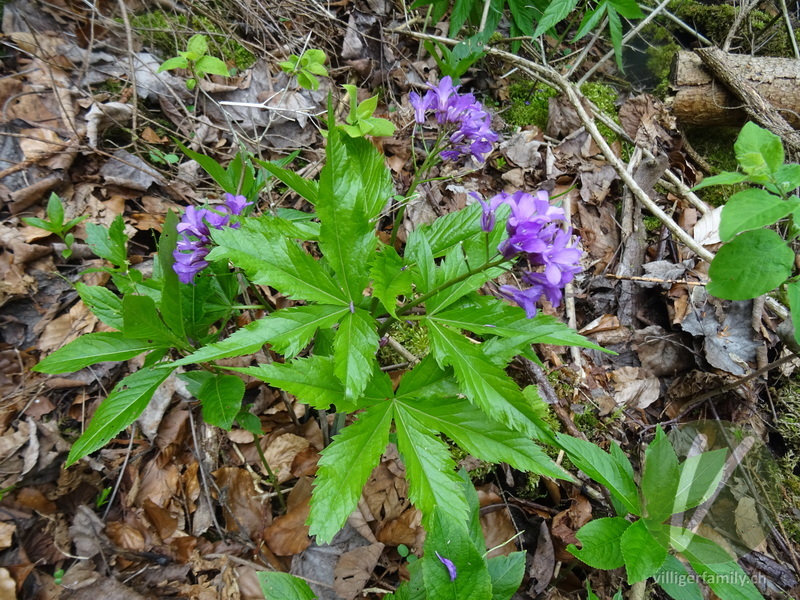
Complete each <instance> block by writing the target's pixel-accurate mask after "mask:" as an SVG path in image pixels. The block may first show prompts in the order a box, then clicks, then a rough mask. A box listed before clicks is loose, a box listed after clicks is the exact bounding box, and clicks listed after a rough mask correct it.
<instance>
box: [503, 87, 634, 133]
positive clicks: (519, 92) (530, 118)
mask: <svg viewBox="0 0 800 600" xmlns="http://www.w3.org/2000/svg"><path fill="white" fill-rule="evenodd" d="M581 92H582V93H583V95H584V96H586V97H587V98H588V99H589V100H591V101H592V102H594V104H595V106H597V108H599V109H600V110H601V111H602V112H604V113H605V114H607V115H609V116H610V117H611V118H612V119H614V121H615V122H617V123H619V115H618V112H617V107H616V101H617V99H618V97H619V94H618V93H617V91H616V90H615V89H614V88H613V87H611V86H609V85H605V84H603V83H585V84H584V85H583V86H582V87H581ZM508 95H509V98H510V100H511V106H510V107H509V108H508V109H507V110H506V112H505V113H503V116H504V118H505V120H506V123H508V124H510V125H514V126H516V127H525V126H526V125H536V126H537V127H539V128H541V129H544V128H545V127H547V118H548V115H549V100H550V98H555V97H556V96H558V91H557V90H555V89H554V88H552V87H550V86H547V85H543V84H540V83H536V82H530V81H520V82H517V83H512V84H511V85H510V86H509V88H508ZM597 127H598V129H599V130H600V133H601V134H602V135H603V137H605V138H606V140H607V141H608V142H609V143H613V142H615V141H616V140H617V134H615V133H614V132H613V131H611V130H610V129H609V128H608V127H606V126H605V125H602V124H599V123H598V126H597Z"/></svg>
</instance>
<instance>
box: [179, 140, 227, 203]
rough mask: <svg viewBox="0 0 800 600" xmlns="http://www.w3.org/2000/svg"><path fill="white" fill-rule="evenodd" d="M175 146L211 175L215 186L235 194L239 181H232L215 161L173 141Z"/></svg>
mask: <svg viewBox="0 0 800 600" xmlns="http://www.w3.org/2000/svg"><path fill="white" fill-rule="evenodd" d="M173 141H174V142H175V144H176V145H177V146H178V148H180V149H181V150H182V151H183V153H184V154H185V155H186V156H188V157H189V158H191V159H192V160H194V161H196V162H197V163H198V164H199V165H200V166H201V167H203V170H204V171H205V172H206V173H208V174H209V175H211V178H212V179H213V180H214V181H216V182H217V184H218V185H219V186H220V187H221V188H222V189H223V190H225V191H226V192H228V193H229V194H235V193H236V192H237V188H238V186H239V181H238V180H237V181H233V180H232V178H231V176H230V175H229V174H228V172H227V171H226V170H225V169H224V168H223V166H222V165H221V164H219V163H218V162H217V161H216V160H214V159H213V158H211V157H210V156H206V155H205V154H200V153H199V152H195V151H194V150H191V149H190V148H187V147H186V146H184V145H183V144H181V143H180V142H179V141H178V140H173Z"/></svg>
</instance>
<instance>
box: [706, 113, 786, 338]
mask: <svg viewBox="0 0 800 600" xmlns="http://www.w3.org/2000/svg"><path fill="white" fill-rule="evenodd" d="M734 149H735V151H736V160H737V161H738V163H739V167H740V168H741V170H742V172H741V173H731V172H725V173H721V174H719V175H716V176H714V177H709V178H707V179H705V180H703V181H702V182H701V183H700V185H698V186H697V188H702V187H706V186H710V185H726V184H732V183H742V182H747V183H750V184H753V185H755V186H760V187H757V188H752V189H747V190H744V191H742V192H739V193H737V194H735V195H734V196H732V197H731V198H730V200H729V201H728V203H727V204H726V205H725V207H724V208H723V209H722V221H721V224H720V237H721V239H722V240H724V241H726V244H725V245H724V246H723V247H722V248H720V250H719V252H717V255H716V256H715V257H714V260H713V261H712V262H711V267H710V268H709V271H708V274H709V277H710V278H711V282H710V283H709V284H708V286H707V288H706V289H707V290H708V293H709V294H712V295H714V296H717V297H719V298H725V299H727V300H748V299H750V298H756V297H758V296H761V295H762V294H766V293H768V292H770V291H772V290H773V289H775V288H777V287H779V286H781V285H783V284H786V285H787V295H788V299H789V304H790V308H791V309H792V319H793V320H796V319H797V317H796V313H797V312H799V311H800V305H798V304H797V302H798V300H800V295H798V294H797V293H796V289H795V287H794V284H795V282H794V281H790V278H791V277H792V272H793V269H794V266H795V253H794V250H792V248H791V247H790V246H789V245H787V241H786V240H784V238H783V237H781V235H779V234H778V233H776V232H775V231H773V230H772V229H766V228H767V227H771V226H773V225H774V224H775V223H778V222H780V221H782V220H783V219H785V218H787V217H788V230H787V234H786V238H787V240H788V241H789V242H791V241H792V240H794V239H795V238H796V237H797V235H798V234H800V228H798V226H797V217H798V216H800V198H798V197H797V196H794V195H791V194H792V192H793V191H794V190H795V189H796V188H797V187H800V165H797V164H793V163H792V164H784V162H783V161H784V151H783V143H782V142H781V139H780V138H779V137H778V136H777V135H775V134H774V133H771V132H770V131H767V130H766V129H762V128H761V127H759V126H758V125H755V124H754V123H747V124H746V125H745V126H744V127H743V128H742V130H741V132H740V133H739V137H738V138H737V139H736V143H735V144H734ZM798 331H800V330H798V328H797V327H795V332H796V333H795V336H796V337H797V336H798V333H797V332H798ZM798 339H800V338H798Z"/></svg>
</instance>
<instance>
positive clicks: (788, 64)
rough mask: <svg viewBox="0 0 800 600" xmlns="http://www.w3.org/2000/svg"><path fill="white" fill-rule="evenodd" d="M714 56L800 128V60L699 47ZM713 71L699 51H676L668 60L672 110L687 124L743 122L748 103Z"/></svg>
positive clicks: (746, 114) (718, 124) (741, 81)
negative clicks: (672, 59) (704, 62)
mask: <svg viewBox="0 0 800 600" xmlns="http://www.w3.org/2000/svg"><path fill="white" fill-rule="evenodd" d="M699 52H706V53H709V52H710V55H711V56H712V57H718V61H721V63H722V64H723V65H724V66H725V69H726V70H728V71H730V73H731V74H733V75H734V79H735V80H736V81H737V82H739V83H740V84H744V85H746V86H747V87H750V88H752V89H753V90H754V91H755V92H756V93H757V95H758V96H760V97H761V98H763V99H764V100H766V101H767V102H768V103H769V104H770V105H772V107H773V108H774V109H775V110H777V111H778V112H779V113H780V115H781V116H782V117H783V118H784V119H785V120H786V121H788V123H789V124H790V125H791V126H792V127H794V128H800V61H797V60H794V59H789V58H770V57H760V56H745V55H741V54H726V53H723V52H722V51H720V50H717V49H707V48H705V49H700V50H699ZM717 79H718V77H715V76H712V74H711V71H710V70H709V69H708V67H707V66H706V65H704V64H703V60H702V59H701V58H700V56H699V55H698V54H695V53H694V52H679V53H678V54H677V55H676V56H675V59H674V61H673V63H672V74H671V84H672V87H673V89H674V90H675V96H674V97H673V98H672V99H671V102H670V104H671V106H672V112H673V114H674V115H675V117H677V119H678V120H679V121H680V122H682V123H684V124H686V125H703V126H720V125H741V124H743V123H744V122H745V121H746V120H747V117H748V113H747V111H746V110H745V109H746V108H747V103H746V102H743V101H742V100H740V99H739V98H737V97H736V96H735V95H734V94H733V93H731V90H730V89H729V88H728V87H727V84H726V83H724V82H722V81H721V80H717Z"/></svg>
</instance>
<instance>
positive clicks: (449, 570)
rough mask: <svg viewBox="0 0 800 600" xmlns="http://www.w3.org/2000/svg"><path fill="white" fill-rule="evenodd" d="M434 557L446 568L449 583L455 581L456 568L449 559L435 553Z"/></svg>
mask: <svg viewBox="0 0 800 600" xmlns="http://www.w3.org/2000/svg"><path fill="white" fill-rule="evenodd" d="M435 554H436V557H437V558H438V559H439V560H440V561H442V564H443V565H444V566H445V567H447V573H448V574H449V575H450V581H455V579H456V566H455V565H454V564H453V561H452V560H450V559H449V558H445V557H444V556H442V555H441V554H439V553H438V552H435Z"/></svg>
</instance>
